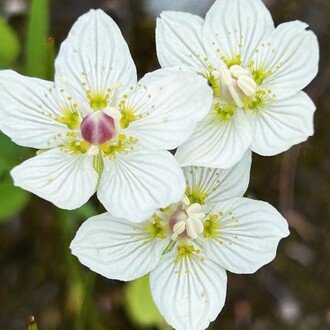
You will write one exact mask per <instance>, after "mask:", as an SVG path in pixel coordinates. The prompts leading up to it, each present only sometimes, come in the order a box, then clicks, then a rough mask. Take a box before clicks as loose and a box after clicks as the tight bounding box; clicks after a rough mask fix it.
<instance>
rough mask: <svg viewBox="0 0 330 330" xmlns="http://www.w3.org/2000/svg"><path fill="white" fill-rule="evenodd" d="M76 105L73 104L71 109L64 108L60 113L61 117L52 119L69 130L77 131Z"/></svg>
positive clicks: (78, 120)
mask: <svg viewBox="0 0 330 330" xmlns="http://www.w3.org/2000/svg"><path fill="white" fill-rule="evenodd" d="M77 107H78V105H77V104H73V106H72V108H65V109H63V110H62V111H61V113H62V115H61V116H56V117H55V118H54V119H55V120H56V121H57V122H58V123H61V124H64V125H66V126H67V127H68V128H69V129H72V130H74V129H78V128H79V126H80V115H79V113H78V111H77Z"/></svg>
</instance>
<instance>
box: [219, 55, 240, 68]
mask: <svg viewBox="0 0 330 330" xmlns="http://www.w3.org/2000/svg"><path fill="white" fill-rule="evenodd" d="M220 59H221V61H222V62H223V63H225V64H226V65H227V67H228V68H230V67H232V66H233V65H241V64H242V60H241V55H239V54H238V55H235V56H233V57H231V58H228V57H225V56H221V58H220Z"/></svg>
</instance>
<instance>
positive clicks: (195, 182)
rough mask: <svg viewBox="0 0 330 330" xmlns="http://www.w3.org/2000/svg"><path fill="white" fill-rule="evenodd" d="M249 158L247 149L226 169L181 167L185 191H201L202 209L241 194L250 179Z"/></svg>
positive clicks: (210, 207) (207, 208) (249, 153)
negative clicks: (185, 182) (185, 186)
mask: <svg viewBox="0 0 330 330" xmlns="http://www.w3.org/2000/svg"><path fill="white" fill-rule="evenodd" d="M251 158H252V157H251V151H250V150H248V151H246V152H245V154H244V156H243V158H242V159H241V161H239V162H238V163H237V164H236V165H235V166H233V167H231V168H229V169H227V170H221V169H216V168H214V169H213V168H207V167H195V166H189V167H185V168H183V172H184V175H185V177H186V181H187V189H186V193H188V192H195V193H196V192H199V193H202V195H203V196H204V201H201V202H203V203H202V204H203V207H204V210H209V209H212V208H213V207H215V206H217V205H221V202H222V201H224V200H226V199H229V198H233V197H240V196H243V195H244V193H245V191H246V189H247V187H248V185H249V181H250V171H251V160H252V159H251ZM195 197H198V196H195ZM199 197H200V196H199Z"/></svg>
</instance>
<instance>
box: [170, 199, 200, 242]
mask: <svg viewBox="0 0 330 330" xmlns="http://www.w3.org/2000/svg"><path fill="white" fill-rule="evenodd" d="M204 217H205V213H204V212H203V209H202V206H201V205H200V204H198V203H193V204H190V202H189V199H188V197H187V196H184V198H183V200H182V203H181V205H180V206H179V207H178V208H177V210H176V211H175V212H174V213H173V214H172V215H171V216H170V218H169V227H170V230H171V231H172V233H173V235H172V237H171V238H172V240H173V241H175V240H177V238H178V237H186V238H188V237H190V238H192V239H196V238H197V237H198V235H200V234H201V233H203V230H204V225H203V219H204Z"/></svg>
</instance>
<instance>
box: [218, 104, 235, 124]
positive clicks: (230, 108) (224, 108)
mask: <svg viewBox="0 0 330 330" xmlns="http://www.w3.org/2000/svg"><path fill="white" fill-rule="evenodd" d="M213 109H214V112H213V115H214V117H215V118H217V119H220V120H221V121H223V122H228V121H230V119H231V117H232V116H233V115H234V113H235V106H234V105H232V104H225V105H221V104H220V103H219V102H217V103H215V104H214V105H213Z"/></svg>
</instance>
